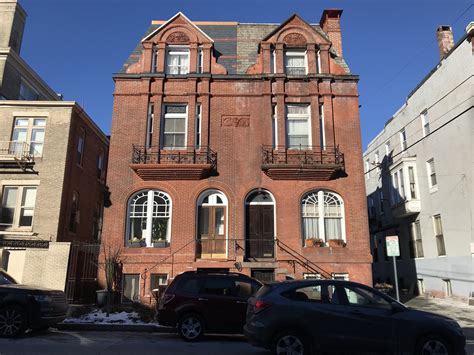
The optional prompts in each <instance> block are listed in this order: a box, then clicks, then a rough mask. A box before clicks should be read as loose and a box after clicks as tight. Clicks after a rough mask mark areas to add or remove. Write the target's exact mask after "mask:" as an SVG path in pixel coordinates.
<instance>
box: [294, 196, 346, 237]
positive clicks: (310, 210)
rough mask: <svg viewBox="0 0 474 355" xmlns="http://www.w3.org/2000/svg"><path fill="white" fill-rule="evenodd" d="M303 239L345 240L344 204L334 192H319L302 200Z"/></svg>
mask: <svg viewBox="0 0 474 355" xmlns="http://www.w3.org/2000/svg"><path fill="white" fill-rule="evenodd" d="M302 219H303V238H304V239H305V240H306V239H319V240H321V241H325V242H327V241H328V240H330V239H338V240H345V239H346V236H345V224H344V203H343V201H342V198H341V197H340V196H339V195H337V194H336V193H334V192H330V191H324V190H320V191H317V192H311V193H309V194H307V195H306V196H305V197H304V198H303V200H302Z"/></svg>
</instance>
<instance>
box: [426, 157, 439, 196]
mask: <svg viewBox="0 0 474 355" xmlns="http://www.w3.org/2000/svg"><path fill="white" fill-rule="evenodd" d="M426 172H427V175H428V186H429V188H430V192H436V191H438V177H437V176H436V165H435V160H434V158H430V159H428V160H427V161H426ZM433 176H434V179H435V182H436V183H435V184H433V179H432V177H433Z"/></svg>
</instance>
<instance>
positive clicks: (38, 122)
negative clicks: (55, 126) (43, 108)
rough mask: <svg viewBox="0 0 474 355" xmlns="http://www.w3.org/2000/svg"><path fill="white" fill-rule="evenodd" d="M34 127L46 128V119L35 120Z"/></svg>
mask: <svg viewBox="0 0 474 355" xmlns="http://www.w3.org/2000/svg"><path fill="white" fill-rule="evenodd" d="M33 125H34V126H46V120H45V119H44V118H35V119H34V121H33Z"/></svg>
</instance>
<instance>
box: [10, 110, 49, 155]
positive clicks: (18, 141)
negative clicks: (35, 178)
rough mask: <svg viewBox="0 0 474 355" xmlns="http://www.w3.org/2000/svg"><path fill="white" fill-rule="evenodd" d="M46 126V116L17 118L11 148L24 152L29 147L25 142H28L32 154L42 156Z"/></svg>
mask: <svg viewBox="0 0 474 355" xmlns="http://www.w3.org/2000/svg"><path fill="white" fill-rule="evenodd" d="M45 126H46V119H44V118H27V117H21V118H20V117H18V118H15V125H14V127H13V133H12V143H11V146H10V150H12V151H13V152H15V153H22V154H24V153H26V152H25V150H26V149H28V148H27V147H26V146H25V144H24V143H28V144H29V145H30V147H29V153H30V154H31V155H34V156H42V155H43V143H44V131H45Z"/></svg>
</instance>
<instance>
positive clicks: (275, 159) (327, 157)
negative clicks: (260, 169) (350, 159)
mask: <svg viewBox="0 0 474 355" xmlns="http://www.w3.org/2000/svg"><path fill="white" fill-rule="evenodd" d="M262 164H263V165H301V164H305V165H344V154H343V153H341V151H340V150H339V146H336V147H326V148H321V147H319V146H310V145H299V146H292V147H286V146H276V147H275V146H268V145H264V146H262Z"/></svg>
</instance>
